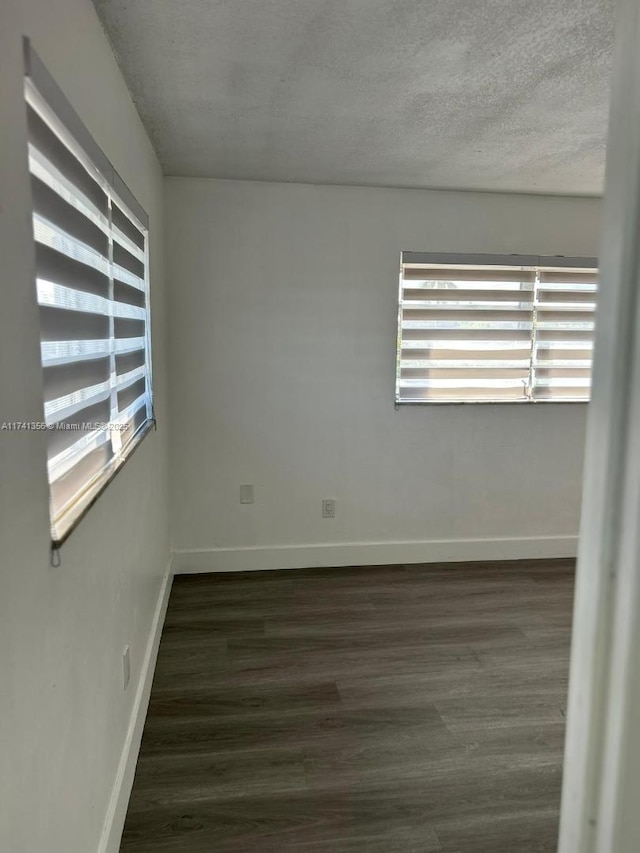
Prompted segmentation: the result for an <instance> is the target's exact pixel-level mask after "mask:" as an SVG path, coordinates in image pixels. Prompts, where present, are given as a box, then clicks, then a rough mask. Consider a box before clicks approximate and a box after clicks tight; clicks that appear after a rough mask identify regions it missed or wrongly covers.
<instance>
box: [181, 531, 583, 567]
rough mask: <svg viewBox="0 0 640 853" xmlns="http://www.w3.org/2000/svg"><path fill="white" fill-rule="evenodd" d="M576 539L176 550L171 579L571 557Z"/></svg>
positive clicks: (451, 540) (457, 540) (575, 545)
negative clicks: (268, 571)
mask: <svg viewBox="0 0 640 853" xmlns="http://www.w3.org/2000/svg"><path fill="white" fill-rule="evenodd" d="M577 546H578V537H577V536H532V537H528V538H514V539H439V540H435V539H434V540H430V541H424V542H345V543H330V544H318V545H280V546H272V547H262V548H261V547H254V548H201V549H198V548H193V549H192V548H189V549H177V550H175V551H174V555H173V572H174V574H176V575H178V574H195V573H198V572H243V571H257V570H260V569H302V568H314V567H318V566H336V567H338V566H376V565H378V566H380V565H395V564H398V563H452V562H453V563H455V562H467V561H475V560H531V559H549V558H553V557H575V555H576V550H577Z"/></svg>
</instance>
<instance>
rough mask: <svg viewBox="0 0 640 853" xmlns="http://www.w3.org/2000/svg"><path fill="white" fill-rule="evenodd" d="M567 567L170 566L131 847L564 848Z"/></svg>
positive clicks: (333, 852) (191, 852)
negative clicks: (208, 571)
mask: <svg viewBox="0 0 640 853" xmlns="http://www.w3.org/2000/svg"><path fill="white" fill-rule="evenodd" d="M573 572H574V566H573V562H572V561H563V560H556V561H544V562H542V561H521V562H518V563H474V564H456V565H452V564H447V565H425V566H384V567H359V568H352V569H312V570H301V571H282V572H259V573H258V572H255V573H246V574H226V575H192V576H182V577H177V578H176V579H175V581H174V585H173V589H172V592H171V598H170V602H169V608H168V612H167V619H166V623H165V627H164V632H163V635H162V642H161V646H160V653H159V658H158V665H157V670H156V675H155V679H154V683H153V689H152V694H151V702H150V707H149V713H148V717H147V721H146V726H145V730H144V736H143V741H142V749H141V753H140V759H139V761H138V767H137V772H136V777H135V783H134V786H133V793H132V796H131V802H130V805H129V811H128V814H127V820H126V825H125V831H124V836H123V840H122V846H121V851H122V853H178V852H179V853H258V851H259V853H293V851H300V853H356V851H358V853H360V851H362V853H431V852H432V851H433V852H434V853H435V851H441V853H552V851H555V849H556V837H557V828H558V810H559V801H560V781H561V765H562V750H563V737H564V717H565V703H566V692H567V670H568V655H569V643H570V623H571V609H572V599H573Z"/></svg>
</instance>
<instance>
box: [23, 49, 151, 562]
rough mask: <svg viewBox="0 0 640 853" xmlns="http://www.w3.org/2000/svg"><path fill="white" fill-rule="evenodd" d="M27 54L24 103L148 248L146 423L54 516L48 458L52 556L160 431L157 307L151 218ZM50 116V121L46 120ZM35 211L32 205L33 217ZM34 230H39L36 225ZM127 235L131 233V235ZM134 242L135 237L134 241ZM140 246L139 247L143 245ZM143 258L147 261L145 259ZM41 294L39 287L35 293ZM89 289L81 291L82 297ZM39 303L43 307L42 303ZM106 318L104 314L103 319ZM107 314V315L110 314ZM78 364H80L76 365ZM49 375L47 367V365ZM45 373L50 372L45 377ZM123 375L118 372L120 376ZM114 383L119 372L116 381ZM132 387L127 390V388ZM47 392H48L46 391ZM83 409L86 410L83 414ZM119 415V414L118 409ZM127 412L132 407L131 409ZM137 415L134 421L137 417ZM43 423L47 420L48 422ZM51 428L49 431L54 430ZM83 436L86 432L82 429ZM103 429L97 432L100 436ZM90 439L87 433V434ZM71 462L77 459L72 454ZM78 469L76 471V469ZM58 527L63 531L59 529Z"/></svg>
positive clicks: (39, 63) (40, 66)
mask: <svg viewBox="0 0 640 853" xmlns="http://www.w3.org/2000/svg"><path fill="white" fill-rule="evenodd" d="M23 53H24V100H25V108H27V107H30V108H31V109H33V110H35V112H36V113H38V114H39V115H40V116H41V118H42V120H43V121H45V123H46V124H47V125H48V126H49V128H50V129H51V131H52V132H53V133H54V134H55V135H56V136H57V137H58V138H59V139H60V140H61V141H62V142H63V144H65V145H66V147H67V148H68V149H69V150H70V151H71V153H72V155H73V156H74V157H75V158H76V159H77V160H78V161H79V163H80V164H81V165H82V166H83V167H84V168H85V169H86V170H87V172H88V173H89V174H90V176H91V178H92V179H93V180H94V181H95V182H96V183H97V184H98V185H99V186H100V187H101V189H102V191H103V192H104V193H105V195H106V196H107V198H108V199H109V211H111V207H112V202H113V203H115V205H116V206H117V207H118V208H120V210H121V211H122V213H123V214H124V216H125V217H127V219H129V220H130V221H131V224H132V225H133V227H134V228H135V229H137V230H138V231H139V233H140V235H141V237H142V238H143V240H144V249H142V250H141V252H140V254H141V263H142V265H143V266H144V275H143V276H138V279H139V281H142V282H143V283H144V288H143V289H141V293H142V294H143V296H144V324H145V328H144V347H141V348H140V349H139V350H138V351H139V352H144V359H143V362H142V365H141V366H143V367H144V371H143V372H142V376H143V377H144V379H145V392H144V397H145V402H144V403H143V407H144V410H145V418H144V421H143V422H142V423H141V424H140V425H139V426H138V427H137V428H136V429H135V431H134V432H133V434H132V435H131V437H130V438H128V440H127V441H126V443H124V444H123V445H122V446H121V447H118V446H117V444H118V442H116V443H115V444H113V446H112V456H111V458H110V459H109V460H108V462H107V463H106V464H105V465H104V466H103V467H102V468H101V469H100V470H99V471H97V472H96V473H95V474H93V475H92V476H90V477H89V478H88V479H87V480H86V482H84V483H83V484H82V486H81V488H80V489H79V490H78V491H77V492H75V493H74V494H73V496H72V497H71V498H70V499H69V500H68V501H67V502H66V503H64V504H63V505H62V511H60V512H58V513H55V512H54V503H53V500H52V496H51V487H52V483H54V482H56V478H55V477H53V478H52V476H51V473H50V470H49V468H50V465H49V460H47V469H48V470H47V481H48V485H49V491H50V500H49V515H50V534H51V549H52V552H57V551H58V549H59V548H60V547H61V546H62V545H63V543H64V542H65V541H66V540H67V539H68V537H69V536H70V535H71V533H73V531H74V530H75V529H76V527H77V526H78V524H79V523H80V522H81V521H82V519H83V518H84V517H85V515H86V514H87V513H88V512H89V510H90V509H91V508H92V507H93V505H94V504H95V503H96V501H97V500H98V498H99V497H100V496H101V495H102V494H103V492H104V491H105V490H106V488H107V486H109V485H110V483H111V482H112V481H113V479H114V478H115V477H116V475H117V474H118V473H119V472H120V471H121V470H122V468H123V467H124V465H125V464H126V463H127V462H128V461H129V459H130V458H131V457H132V456H133V454H134V453H135V452H136V450H137V449H138V447H139V446H140V444H141V443H142V441H143V440H144V438H145V437H146V436H147V435H148V434H149V433H150V432H151V430H152V429H155V428H156V418H155V411H154V388H153V358H152V351H151V303H150V274H149V237H150V231H149V217H148V215H147V213H146V211H145V210H144V208H143V207H142V205H140V203H139V202H138V201H137V199H136V198H135V196H134V195H133V193H132V192H131V190H129V188H128V187H127V185H126V184H125V182H124V181H123V179H122V178H121V177H120V175H119V174H118V172H117V170H116V169H115V168H114V166H113V165H112V164H111V162H110V161H109V159H108V158H107V156H106V155H105V153H104V152H103V151H102V149H101V148H100V146H99V145H98V144H97V142H96V141H95V140H94V138H93V137H92V135H91V134H90V132H89V130H88V129H87V128H86V126H85V124H84V123H83V121H82V119H81V118H80V117H79V116H78V114H77V113H76V111H75V110H74V108H73V107H72V106H71V104H70V102H69V101H68V100H67V98H66V96H65V95H64V93H63V92H62V90H61V89H60V87H59V86H58V84H57V83H56V81H55V80H54V78H53V77H52V76H51V74H50V73H49V71H48V70H47V68H46V66H45V65H44V63H43V62H42V60H41V59H40V57H39V56H38V54H37V52H36V51H35V50H34V48H33V46H32V44H31V41H30V40H29V39H28V38H26V37H25V38H24V39H23ZM45 114H46V117H45ZM29 173H30V177H31V176H32V175H33V174H34V173H33V171H32V168H31V166H30V168H29ZM34 213H35V210H34V208H33V203H32V215H33V214H34ZM114 227H115V226H114V225H112V220H111V213H110V212H109V241H110V242H109V245H110V248H109V255H108V257H109V265H111V263H112V249H111V245H112V241H113V237H112V236H111V235H112V229H113V228H114ZM32 228H33V226H32ZM32 236H33V244H32V245H33V251H34V257H35V247H36V237H35V233H34V231H33V230H32ZM126 236H127V235H126V234H125V237H126ZM129 239H131V238H129ZM138 245H139V244H138ZM142 258H143V260H142ZM34 283H37V275H34ZM34 290H35V293H36V295H37V292H38V291H37V287H36V288H35V289H34ZM83 292H84V291H81V290H80V291H78V293H79V294H82V293H83ZM105 298H107V299H108V300H109V302H114V301H116V300H115V295H114V277H113V274H112V272H110V273H109V295H108V297H105ZM38 304H39V305H43V304H46V303H42V302H41V301H40V299H38ZM101 316H102V315H101ZM105 316H106V315H105ZM108 316H109V335H108V338H105V340H108V341H109V352H110V358H111V359H113V358H114V354H115V352H116V351H115V349H114V346H113V343H112V342H113V341H115V340H116V339H117V338H116V332H115V327H114V318H115V316H116V315H115V314H113V313H110V314H109V315H108ZM70 363H74V364H77V363H78V362H77V361H75V362H70ZM42 369H43V371H44V369H45V365H44V363H43V366H42ZM43 375H44V373H43ZM115 375H116V377H117V374H115ZM112 381H113V374H112V377H111V379H110V382H112ZM124 387H126V386H124ZM117 388H118V386H117V385H115V386H113V387H112V388H111V391H110V394H113V393H116V394H117V393H118V391H117ZM43 390H44V389H43ZM44 403H45V395H44V394H43V406H44ZM82 411H83V410H82V409H81V410H80V412H82ZM112 411H113V410H112ZM125 411H126V408H125ZM132 417H134V416H133V415H132ZM43 424H46V421H45V420H43ZM49 428H50V427H47V429H49ZM77 431H78V432H82V430H80V429H78V430H77ZM99 431H100V430H99V429H96V430H95V432H96V433H98V432H99ZM102 431H103V432H104V433H108V432H110V433H111V438H110V439H109V441H112V440H113V437H114V436H113V432H114V431H113V429H111V430H110V429H108V428H106V427H103V428H102ZM84 434H85V435H86V434H87V433H84ZM70 458H73V457H72V456H71V455H70ZM70 470H72V468H71V469H70ZM56 525H57V526H59V528H60V529H59V530H56Z"/></svg>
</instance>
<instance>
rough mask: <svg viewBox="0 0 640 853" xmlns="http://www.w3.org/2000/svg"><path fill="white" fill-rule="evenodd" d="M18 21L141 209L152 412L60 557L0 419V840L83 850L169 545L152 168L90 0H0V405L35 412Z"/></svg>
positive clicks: (99, 816)
mask: <svg viewBox="0 0 640 853" xmlns="http://www.w3.org/2000/svg"><path fill="white" fill-rule="evenodd" d="M23 34H26V35H29V36H30V37H31V38H32V40H33V44H34V47H35V49H36V50H37V51H38V52H39V54H40V55H41V57H42V59H43V60H44V62H45V63H46V65H47V66H48V68H49V70H50V71H51V73H52V74H53V75H54V76H55V77H56V79H57V81H58V83H59V84H60V85H61V86H62V88H63V90H64V91H65V93H66V94H67V96H68V98H69V99H70V100H71V102H72V103H73V105H74V106H75V108H76V109H77V111H78V112H79V114H80V116H81V117H82V118H83V120H84V121H85V123H86V124H87V125H88V127H89V129H90V130H91V132H92V133H93V134H94V136H95V138H96V140H97V141H98V143H99V144H100V145H101V146H102V147H103V148H104V150H105V152H106V153H107V155H108V156H109V158H110V159H111V161H112V162H113V163H114V165H115V166H116V168H117V169H118V170H119V171H120V173H121V174H122V176H123V178H124V179H125V181H126V182H127V183H128V184H129V186H130V187H131V189H132V190H133V192H134V193H135V195H136V196H137V197H138V199H139V200H140V202H141V203H142V204H143V206H144V207H145V208H146V210H147V211H148V213H149V216H150V220H151V234H152V236H151V276H152V289H153V293H152V321H153V348H154V356H155V363H154V378H155V386H156V394H157V413H158V418H159V424H160V426H159V429H158V432H157V433H152V434H151V435H150V436H149V437H147V438H146V439H145V441H144V442H143V444H142V446H141V447H140V448H139V450H138V451H137V452H136V454H135V455H134V457H133V458H132V459H131V461H130V462H129V463H128V464H127V465H126V466H125V467H124V469H123V471H122V472H121V473H120V474H119V475H118V477H117V478H116V479H115V481H114V482H113V483H112V484H111V485H110V486H109V488H108V489H107V491H106V492H105V494H104V495H103V496H102V497H100V499H99V500H98V502H97V503H96V505H95V506H94V507H93V508H92V509H91V510H90V512H89V513H88V515H87V517H86V518H85V519H84V520H83V521H82V522H81V523H80V525H79V527H78V529H77V530H76V531H75V532H74V533H73V534H72V535H71V538H70V539H69V541H68V542H67V544H65V546H64V547H63V549H62V552H61V555H62V565H61V566H60V567H59V568H56V569H54V568H52V567H51V566H50V564H49V517H48V494H47V481H46V455H45V443H44V438H43V436H42V435H41V434H40V433H37V432H30V433H28V432H23V433H7V432H0V577H1V580H0V583H1V586H0V672H1V674H2V683H1V686H0V756H1V758H0V849H1V850H2V851H6V853H41V851H42V852H43V853H44V851H47V853H95V851H97V850H98V845H99V839H100V835H101V831H102V828H103V823H104V821H105V816H106V813H107V808H108V804H109V799H110V796H111V793H112V787H113V785H114V782H115V780H116V774H117V770H118V765H119V761H120V757H121V751H122V749H123V746H124V744H125V737H126V735H127V730H128V726H129V723H130V719H131V714H132V710H133V708H134V699H135V696H136V688H137V683H138V681H139V679H140V675H141V670H142V662H143V657H144V654H145V649H146V647H147V642H148V639H149V634H150V629H151V625H152V619H153V615H154V611H155V608H156V604H157V602H158V598H159V594H160V591H161V585H162V580H163V575H164V571H165V568H166V566H167V561H168V534H167V511H166V495H167V474H166V469H167V465H166V437H167V433H168V428H167V406H166V394H165V370H164V363H165V352H164V349H165V348H164V345H163V344H164V342H163V337H164V333H163V328H164V304H163V303H164V296H163V273H162V183H161V174H160V169H159V166H158V164H157V162H156V158H155V155H154V152H153V150H152V148H151V146H150V144H149V142H148V139H147V137H146V135H145V133H144V131H143V129H142V126H141V124H140V121H139V119H138V116H137V114H136V112H135V110H134V107H133V105H132V103H131V100H130V97H129V93H128V91H127V89H126V87H125V84H124V82H123V80H122V78H121V76H120V74H119V71H118V68H117V66H116V63H115V60H114V58H113V55H112V53H111V51H110V48H109V45H108V43H107V41H106V39H105V37H104V35H103V32H102V29H101V27H100V24H99V23H98V20H97V17H96V14H95V11H94V9H93V6H92V5H91V3H90V2H89V0H3V2H2V5H1V10H0V127H1V133H2V153H1V157H0V200H1V207H0V259H1V268H0V269H1V271H0V275H1V287H0V292H1V294H2V297H1V302H0V421H4V420H25V421H41V420H42V392H41V370H40V364H39V329H38V316H37V308H36V300H35V286H34V280H33V273H34V261H33V246H32V238H31V223H30V211H29V205H30V202H29V183H28V174H27V153H26V152H27V147H26V123H25V109H24V103H23V89H22V87H23V76H22V74H23V67H22V36H23ZM125 644H129V645H130V646H131V655H132V680H131V684H130V686H129V689H128V690H127V692H124V691H123V688H122V661H121V654H122V650H123V648H124V646H125Z"/></svg>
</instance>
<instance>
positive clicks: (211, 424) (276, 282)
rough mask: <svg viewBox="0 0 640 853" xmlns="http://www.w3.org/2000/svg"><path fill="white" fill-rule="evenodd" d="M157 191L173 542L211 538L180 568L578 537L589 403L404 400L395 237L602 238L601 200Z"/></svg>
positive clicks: (403, 555) (512, 247) (195, 183)
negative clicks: (162, 227)
mask: <svg viewBox="0 0 640 853" xmlns="http://www.w3.org/2000/svg"><path fill="white" fill-rule="evenodd" d="M165 189H166V193H165V207H166V216H167V244H166V262H167V273H168V276H169V278H170V280H171V281H172V290H171V293H170V316H171V320H170V324H169V340H170V393H171V402H172V411H173V412H175V418H174V420H173V429H172V436H171V470H172V490H171V491H172V499H173V506H172V520H173V525H174V527H173V540H172V541H173V544H174V546H175V547H176V548H177V549H178V550H185V549H186V550H195V551H196V552H203V553H192V554H180V555H178V559H177V566H178V568H179V569H181V570H195V569H210V568H245V567H249V568H251V567H261V566H264V567H267V566H271V565H273V566H278V565H304V564H308V565H311V564H317V563H323V562H324V563H325V564H328V565H331V564H339V563H341V562H342V563H345V562H346V563H358V562H394V561H409V560H423V559H424V560H428V559H458V558H462V559H464V558H473V557H482V556H487V557H492V556H500V555H503V556H507V557H509V556H527V555H529V556H536V555H540V556H543V555H549V554H558V555H563V554H567V553H569V554H570V553H572V552H573V549H574V547H575V540H574V537H575V535H576V533H577V528H578V517H579V509H580V487H581V474H582V453H583V439H584V423H585V409H586V407H585V406H582V405H566V404H565V405H558V404H555V405H538V406H514V405H512V406H509V405H496V406H442V407H406V408H402V409H401V410H400V411H395V410H394V404H393V396H394V371H395V335H396V312H397V281H398V264H399V257H400V252H401V250H403V249H406V250H415V251H420V250H421V251H446V252H503V253H511V252H516V253H518V252H519V253H533V254H537V253H539V254H547V255H553V254H573V255H596V254H597V251H598V230H599V216H600V203H599V201H597V200H594V199H578V198H573V199H570V198H561V197H542V196H537V197H536V196H517V195H511V196H507V195H497V194H478V193H455V192H431V191H421V190H389V189H367V188H349V187H320V186H304V185H293V184H268V183H250V182H233V181H217V180H199V179H180V178H169V179H166V180H165ZM241 483H253V484H255V486H256V502H255V504H253V505H250V506H241V505H240V503H239V495H238V489H239V485H240V484H241ZM323 497H333V498H335V499H336V500H337V517H336V519H335V520H331V521H327V520H323V519H322V518H321V514H320V502H321V499H322V498H323ZM530 537H534V541H529V540H530ZM565 537H568V538H565ZM513 539H515V540H517V541H515V542H514V541H504V540H513ZM442 540H446V541H445V542H442ZM465 540H472V541H471V542H466V541H465ZM477 540H489V541H488V542H484V543H482V542H481V543H478V541H477ZM523 540H524V541H523ZM331 543H333V544H336V543H337V544H339V545H340V546H341V547H337V548H331V547H315V548H310V547H308V546H311V545H314V546H316V545H319V546H326V545H329V544H331ZM345 543H360V544H359V545H357V546H354V547H342V546H343V545H344V544H345ZM363 543H364V545H366V546H367V547H364V545H363ZM371 543H392V544H388V545H387V546H386V547H375V548H371V547H368V546H369V545H370V544H371ZM416 543H421V544H416ZM438 543H439V544H438ZM296 546H300V547H296ZM247 549H249V550H247Z"/></svg>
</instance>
